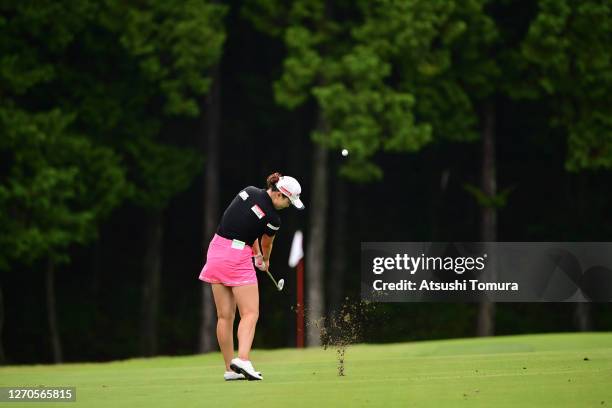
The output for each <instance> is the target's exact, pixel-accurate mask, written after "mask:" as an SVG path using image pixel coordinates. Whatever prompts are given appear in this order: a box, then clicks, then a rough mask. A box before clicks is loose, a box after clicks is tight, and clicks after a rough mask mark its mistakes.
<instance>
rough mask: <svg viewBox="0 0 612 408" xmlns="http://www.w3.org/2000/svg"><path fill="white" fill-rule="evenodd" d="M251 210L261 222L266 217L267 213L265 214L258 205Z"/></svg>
mask: <svg viewBox="0 0 612 408" xmlns="http://www.w3.org/2000/svg"><path fill="white" fill-rule="evenodd" d="M251 210H252V211H253V212H254V213H255V215H256V216H257V218H259V219H260V220H261V219H262V218H263V217H264V216H265V215H266V213H265V212H263V210H262V209H261V208H259V206H258V205H257V204H255V205H254V206H252V207H251Z"/></svg>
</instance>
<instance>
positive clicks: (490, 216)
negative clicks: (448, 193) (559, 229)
mask: <svg viewBox="0 0 612 408" xmlns="http://www.w3.org/2000/svg"><path fill="white" fill-rule="evenodd" d="M482 191H483V193H484V194H486V195H487V196H489V197H493V196H495V194H497V176H496V174H495V107H494V106H493V102H488V103H486V104H485V107H484V129H483V132H482ZM481 211H482V213H481V217H482V224H481V228H482V229H481V239H482V241H483V242H495V241H497V210H496V209H495V207H492V206H483V207H482V208H481ZM488 263H489V265H490V267H489V268H487V269H488V272H489V276H490V277H491V278H492V279H494V278H495V262H494V259H489V262H488ZM494 332H495V303H493V302H491V301H489V300H483V301H481V302H480V304H479V306H478V326H477V335H478V336H492V335H493V334H494Z"/></svg>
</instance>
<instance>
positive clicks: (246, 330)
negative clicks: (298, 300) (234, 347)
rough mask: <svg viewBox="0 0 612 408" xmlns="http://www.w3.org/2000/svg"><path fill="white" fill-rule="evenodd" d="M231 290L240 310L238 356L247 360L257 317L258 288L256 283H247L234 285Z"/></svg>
mask: <svg viewBox="0 0 612 408" xmlns="http://www.w3.org/2000/svg"><path fill="white" fill-rule="evenodd" d="M232 291H233V292H234V298H235V299H236V304H237V305H238V311H239V312H240V324H239V325H238V358H241V359H242V360H248V359H249V352H250V351H251V345H252V344H253V336H255V325H256V324H257V319H258V318H259V290H258V288H257V285H247V286H235V287H233V288H232Z"/></svg>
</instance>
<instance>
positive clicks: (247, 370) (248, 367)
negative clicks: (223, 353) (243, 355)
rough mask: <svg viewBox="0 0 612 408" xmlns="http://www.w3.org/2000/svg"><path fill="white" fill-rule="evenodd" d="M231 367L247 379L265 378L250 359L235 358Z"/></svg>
mask: <svg viewBox="0 0 612 408" xmlns="http://www.w3.org/2000/svg"><path fill="white" fill-rule="evenodd" d="M230 368H231V369H232V370H234V372H235V373H237V374H242V375H244V376H245V377H246V379H247V380H249V381H253V380H263V377H262V376H261V373H260V372H257V371H255V369H254V368H253V364H251V362H250V361H249V360H242V359H239V358H234V359H233V360H232V362H231V364H230Z"/></svg>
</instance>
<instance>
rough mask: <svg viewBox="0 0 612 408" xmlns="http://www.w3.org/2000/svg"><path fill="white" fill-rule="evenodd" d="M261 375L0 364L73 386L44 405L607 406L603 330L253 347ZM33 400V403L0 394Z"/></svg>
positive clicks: (609, 365) (611, 347) (0, 377)
mask: <svg viewBox="0 0 612 408" xmlns="http://www.w3.org/2000/svg"><path fill="white" fill-rule="evenodd" d="M251 358H252V360H253V362H254V365H255V367H256V368H257V369H258V370H260V371H261V372H262V373H263V375H264V378H265V380H264V381H261V382H255V381H253V382H247V381H234V382H224V381H223V371H224V370H223V364H222V359H221V356H220V354H219V353H210V354H206V355H196V356H188V357H159V358H150V359H133V360H127V361H119V362H112V363H98V364H64V365H59V366H50V365H45V366H14V367H2V368H0V385H1V386H41V385H44V386H54V385H55V386H75V387H76V390H77V391H76V395H77V401H76V402H72V403H46V404H42V406H49V407H73V408H76V407H178V408H186V407H224V406H226V407H230V406H244V407H268V408H270V407H314V408H324V407H329V406H332V407H334V406H341V407H361V406H381V407H513V408H517V407H525V406H527V407H555V408H558V407H612V333H580V334H546V335H528V336H507V337H494V338H478V339H459V340H440V341H428V342H415V343H402V344H386V345H356V346H351V347H349V348H348V349H347V351H346V357H345V359H346V361H345V376H344V377H339V376H338V375H337V361H336V352H335V350H333V349H328V350H322V349H305V350H294V349H283V350H255V351H253V353H252V355H251ZM5 406H7V407H8V406H18V407H27V406H41V404H40V403H12V404H11V403H0V408H2V407H5Z"/></svg>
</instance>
